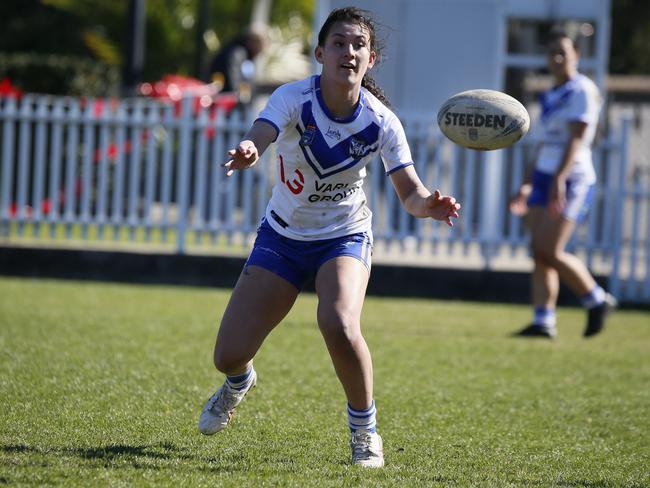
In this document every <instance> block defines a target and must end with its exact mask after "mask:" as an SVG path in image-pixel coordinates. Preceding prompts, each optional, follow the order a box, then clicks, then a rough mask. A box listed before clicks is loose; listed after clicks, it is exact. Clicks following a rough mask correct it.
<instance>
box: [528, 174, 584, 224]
mask: <svg viewBox="0 0 650 488" xmlns="http://www.w3.org/2000/svg"><path fill="white" fill-rule="evenodd" d="M553 178H554V175H551V174H548V173H543V172H541V171H538V170H535V171H534V172H533V174H532V180H531V183H532V187H533V188H532V191H531V192H530V196H529V197H528V206H529V207H546V206H547V205H548V200H549V189H550V186H551V183H552V182H553ZM593 195H594V185H590V184H587V183H583V182H581V181H576V180H574V181H572V180H567V182H566V195H565V198H566V205H565V207H564V210H563V211H562V216H563V217H564V218H566V219H569V220H572V221H573V222H576V223H580V222H582V220H583V219H584V218H585V216H586V215H587V212H588V211H589V207H590V206H591V202H592V200H593Z"/></svg>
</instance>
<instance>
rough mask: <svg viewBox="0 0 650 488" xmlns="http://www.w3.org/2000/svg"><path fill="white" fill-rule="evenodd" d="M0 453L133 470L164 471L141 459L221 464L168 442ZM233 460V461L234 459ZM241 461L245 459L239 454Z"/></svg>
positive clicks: (19, 447)
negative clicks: (113, 464) (126, 466)
mask: <svg viewBox="0 0 650 488" xmlns="http://www.w3.org/2000/svg"><path fill="white" fill-rule="evenodd" d="M0 452H3V453H8V454H38V455H44V456H48V455H56V456H72V457H79V458H83V459H87V460H91V461H92V460H96V461H103V462H111V461H126V462H129V461H131V464H132V465H133V466H134V467H136V468H147V469H163V468H165V467H166V466H164V465H163V466H159V465H158V466H157V465H153V464H147V465H143V464H141V462H140V461H142V460H162V461H165V460H169V461H178V460H181V461H191V462H201V463H218V462H222V460H220V459H219V458H218V457H214V456H200V455H192V454H189V453H187V451H184V450H183V449H179V448H177V447H176V446H174V445H173V444H172V443H170V442H163V443H161V444H156V445H135V446H130V445H124V444H115V445H108V446H101V447H88V448H77V447H46V448H41V447H37V446H27V445H25V444H10V445H3V446H0ZM236 457H238V456H237V455H236V454H235V455H233V454H232V453H230V454H229V455H228V461H229V462H234V463H236V462H237V461H238V460H237V459H236ZM233 458H235V459H233ZM241 458H242V459H243V458H244V456H243V455H242V456H241Z"/></svg>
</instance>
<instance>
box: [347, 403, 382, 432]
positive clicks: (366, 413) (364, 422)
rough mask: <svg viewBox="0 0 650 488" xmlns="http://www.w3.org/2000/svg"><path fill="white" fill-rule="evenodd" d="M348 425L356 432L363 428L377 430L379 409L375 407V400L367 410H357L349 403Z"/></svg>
mask: <svg viewBox="0 0 650 488" xmlns="http://www.w3.org/2000/svg"><path fill="white" fill-rule="evenodd" d="M348 425H349V426H350V431H351V432H356V431H357V429H363V430H367V431H370V432H375V431H376V430H377V409H376V408H375V401H374V400H373V401H372V403H371V404H370V406H369V407H368V408H366V409H365V410H355V409H354V408H352V407H351V406H350V404H349V403H348Z"/></svg>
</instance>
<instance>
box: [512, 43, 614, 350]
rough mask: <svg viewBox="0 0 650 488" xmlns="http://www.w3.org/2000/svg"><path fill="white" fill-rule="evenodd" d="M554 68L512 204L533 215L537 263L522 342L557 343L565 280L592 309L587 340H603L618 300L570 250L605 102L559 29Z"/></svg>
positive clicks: (586, 199) (588, 190) (589, 192)
mask: <svg viewBox="0 0 650 488" xmlns="http://www.w3.org/2000/svg"><path fill="white" fill-rule="evenodd" d="M546 48H547V59H548V67H549V70H550V72H551V74H552V76H553V79H554V82H555V83H554V86H553V87H552V88H551V89H550V90H548V91H546V92H545V93H543V94H542V96H541V105H542V114H541V120H540V124H541V129H542V132H543V134H542V141H541V143H540V147H539V148H538V151H537V155H536V159H535V167H534V170H533V172H532V175H531V177H530V178H529V179H528V180H527V181H525V182H524V183H523V184H522V186H521V187H520V189H519V191H518V193H517V194H516V195H515V196H514V197H513V198H512V199H511V201H510V210H511V211H512V212H513V213H514V214H516V215H524V214H526V213H527V214H528V221H529V225H530V231H531V248H532V253H533V260H534V270H533V274H532V300H533V305H534V314H533V320H532V323H531V324H530V325H528V326H527V327H525V328H524V329H522V330H521V331H519V332H517V333H516V334H515V335H518V336H522V337H542V338H550V339H552V338H554V337H555V336H556V334H557V330H556V306H557V299H558V294H559V288H560V281H561V282H562V283H564V284H565V285H567V286H568V287H569V288H570V289H571V290H572V291H573V292H574V293H575V294H576V295H577V296H578V297H579V298H580V301H581V303H582V305H583V306H584V308H585V309H586V310H587V323H586V326H585V329H584V336H585V337H591V336H593V335H595V334H598V333H599V332H600V331H601V330H602V329H603V327H604V325H605V319H606V317H607V315H608V313H609V312H610V311H611V309H612V308H613V307H615V306H616V300H615V298H614V297H613V296H611V295H610V294H609V293H607V292H606V291H605V290H603V288H601V287H600V286H599V285H598V284H597V283H596V281H595V280H594V278H593V276H592V275H591V273H590V272H589V270H588V269H587V267H586V266H585V264H584V263H583V262H582V261H581V260H580V259H578V258H577V257H576V256H574V255H573V254H570V253H569V252H567V251H566V245H567V243H568V242H569V240H570V238H571V236H572V234H573V232H574V231H575V229H576V225H577V224H578V223H579V222H580V221H581V220H582V219H583V218H584V217H585V215H586V213H587V210H588V208H589V205H590V203H591V200H592V197H593V193H594V184H595V182H596V173H595V170H594V166H593V163H592V157H591V145H592V143H593V140H594V136H595V133H596V128H597V125H598V117H599V113H600V109H601V105H602V99H601V96H600V93H599V91H598V88H597V87H596V85H595V84H594V83H593V82H592V81H591V80H590V79H589V78H587V77H586V76H584V75H582V74H580V73H579V72H578V70H577V66H578V59H579V53H578V50H577V48H576V44H575V43H574V41H573V40H572V39H571V38H570V37H569V36H568V35H567V34H566V33H564V32H563V31H559V30H554V31H552V32H551V34H550V35H549V37H548V39H547V44H546Z"/></svg>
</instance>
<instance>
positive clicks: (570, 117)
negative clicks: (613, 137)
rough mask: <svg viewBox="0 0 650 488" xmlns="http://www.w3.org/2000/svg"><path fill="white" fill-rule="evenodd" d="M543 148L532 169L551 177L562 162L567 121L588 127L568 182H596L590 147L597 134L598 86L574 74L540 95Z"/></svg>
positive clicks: (565, 142)
mask: <svg viewBox="0 0 650 488" xmlns="http://www.w3.org/2000/svg"><path fill="white" fill-rule="evenodd" d="M540 101H541V104H542V115H541V130H542V147H541V151H540V153H539V156H538V158H537V162H536V165H535V168H536V169H537V170H538V171H541V172H542V173H546V174H551V175H554V174H555V173H556V172H557V169H558V168H559V166H560V163H561V162H562V156H563V154H564V151H565V149H566V145H567V143H568V141H569V128H568V124H569V123H570V122H584V123H585V124H587V130H586V133H585V136H584V137H583V139H582V144H581V145H580V148H579V150H578V152H577V153H576V155H575V161H574V164H573V165H572V166H571V173H570V174H569V176H568V179H570V180H574V181H581V182H582V183H585V184H593V183H595V182H596V174H595V172H594V167H593V163H592V159H591V145H592V143H593V140H594V136H595V134H596V128H597V125H598V115H599V113H600V109H601V106H602V100H601V97H600V94H599V92H598V87H596V85H595V84H594V82H593V81H591V80H590V79H589V78H587V77H586V76H584V75H582V74H577V75H576V76H574V77H573V78H571V79H570V80H568V81H567V82H565V83H563V84H562V85H559V86H556V87H553V88H552V89H550V90H548V91H546V92H545V93H543V94H542V96H541V100H540Z"/></svg>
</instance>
